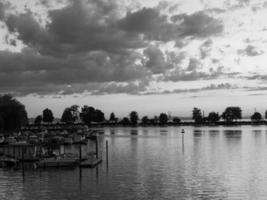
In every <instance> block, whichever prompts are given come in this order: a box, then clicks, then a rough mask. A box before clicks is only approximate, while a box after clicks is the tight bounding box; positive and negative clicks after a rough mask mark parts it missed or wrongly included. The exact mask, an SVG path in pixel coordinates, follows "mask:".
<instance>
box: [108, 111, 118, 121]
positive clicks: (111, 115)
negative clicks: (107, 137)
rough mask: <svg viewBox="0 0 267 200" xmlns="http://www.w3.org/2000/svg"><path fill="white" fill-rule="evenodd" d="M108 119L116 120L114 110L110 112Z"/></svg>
mask: <svg viewBox="0 0 267 200" xmlns="http://www.w3.org/2000/svg"><path fill="white" fill-rule="evenodd" d="M109 121H110V122H115V123H116V122H117V118H116V116H115V114H114V112H112V113H110V117H109Z"/></svg>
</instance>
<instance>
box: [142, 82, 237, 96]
mask: <svg viewBox="0 0 267 200" xmlns="http://www.w3.org/2000/svg"><path fill="white" fill-rule="evenodd" d="M237 88H238V87H237V86H236V85H231V84H230V83H220V84H210V85H208V86H206V87H201V88H192V89H175V90H165V91H163V92H147V93H144V94H145V95H152V94H173V93H177V94H179V93H197V92H201V91H210V90H229V89H237Z"/></svg>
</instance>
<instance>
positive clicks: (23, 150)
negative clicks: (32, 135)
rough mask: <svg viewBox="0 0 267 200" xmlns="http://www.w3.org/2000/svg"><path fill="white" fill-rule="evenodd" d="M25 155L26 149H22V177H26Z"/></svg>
mask: <svg viewBox="0 0 267 200" xmlns="http://www.w3.org/2000/svg"><path fill="white" fill-rule="evenodd" d="M24 154H25V147H24V146H23V147H22V176H23V177H24Z"/></svg>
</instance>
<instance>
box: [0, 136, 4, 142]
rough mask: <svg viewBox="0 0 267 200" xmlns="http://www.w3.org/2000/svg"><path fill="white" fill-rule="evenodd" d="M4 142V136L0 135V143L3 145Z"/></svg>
mask: <svg viewBox="0 0 267 200" xmlns="http://www.w3.org/2000/svg"><path fill="white" fill-rule="evenodd" d="M4 141H5V137H4V135H2V134H1V135H0V143H4Z"/></svg>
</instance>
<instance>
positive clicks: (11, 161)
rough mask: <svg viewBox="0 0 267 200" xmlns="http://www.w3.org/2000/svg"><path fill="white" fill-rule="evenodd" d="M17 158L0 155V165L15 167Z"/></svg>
mask: <svg viewBox="0 0 267 200" xmlns="http://www.w3.org/2000/svg"><path fill="white" fill-rule="evenodd" d="M17 165H18V160H17V159H15V158H12V157H10V156H6V155H3V156H1V157H0V167H16V166H17Z"/></svg>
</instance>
